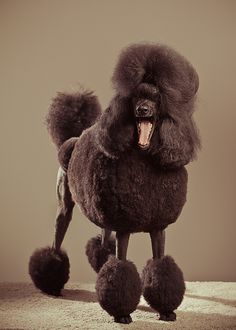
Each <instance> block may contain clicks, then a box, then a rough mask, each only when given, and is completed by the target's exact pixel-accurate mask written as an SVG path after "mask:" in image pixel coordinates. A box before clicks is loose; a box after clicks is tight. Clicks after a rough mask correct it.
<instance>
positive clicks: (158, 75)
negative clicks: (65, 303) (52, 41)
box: [29, 44, 200, 323]
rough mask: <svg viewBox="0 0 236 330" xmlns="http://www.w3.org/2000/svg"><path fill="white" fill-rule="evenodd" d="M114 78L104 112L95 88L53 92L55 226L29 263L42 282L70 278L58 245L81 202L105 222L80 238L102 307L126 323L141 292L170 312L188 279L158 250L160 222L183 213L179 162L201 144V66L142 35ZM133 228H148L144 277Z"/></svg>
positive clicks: (55, 290)
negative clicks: (134, 256)
mask: <svg viewBox="0 0 236 330" xmlns="http://www.w3.org/2000/svg"><path fill="white" fill-rule="evenodd" d="M113 84H114V87H115V90H116V93H115V96H114V97H113V99H112V100H111V102H110V104H109V107H108V108H107V109H106V110H105V111H104V112H103V113H101V108H100V105H99V102H98V100H97V98H96V97H95V96H94V95H93V94H92V93H91V92H86V91H83V92H78V93H74V94H63V93H59V94H58V95H57V97H56V98H55V99H54V100H53V103H52V105H51V108H50V110H49V113H48V116H47V126H48V130H49V133H50V135H51V137H52V140H53V142H54V143H55V144H56V146H57V148H58V160H59V163H60V166H61V167H60V169H59V173H58V181H57V195H58V214H57V218H56V232H55V239H54V243H53V247H52V248H50V247H48V248H45V249H40V250H37V251H36V252H35V253H34V254H33V255H32V257H31V259H30V264H29V272H30V275H31V277H32V279H33V281H34V283H35V285H36V286H37V287H38V288H40V289H41V290H42V291H44V292H47V293H49V294H55V295H58V294H60V291H61V289H62V288H63V286H64V284H65V283H66V281H67V280H68V277H69V260H68V257H67V255H66V253H65V252H64V251H63V250H61V244H62V241H63V238H64V235H65V233H66V230H67V228H68V225H69V222H70V221H71V218H72V211H73V207H74V205H75V204H78V205H79V206H80V208H81V210H82V211H83V213H84V214H85V215H86V217H87V218H88V219H89V220H90V221H92V222H93V223H95V224H96V225H97V226H99V227H101V228H102V236H98V237H95V238H92V239H91V240H90V241H89V242H88V244H87V246H86V254H87V256H88V260H89V262H90V264H91V266H92V267H93V268H94V270H95V271H96V272H98V278H97V283H96V291H97V297H98V301H99V303H100V305H101V306H102V308H104V309H105V310H106V311H107V312H108V313H109V314H110V315H112V316H114V319H115V321H116V322H121V323H129V322H131V320H132V319H131V317H130V313H132V312H133V311H134V310H135V308H136V306H137V304H138V302H139V299H140V295H141V291H142V292H143V295H144V297H145V299H146V300H147V301H148V303H149V304H150V306H151V307H153V308H154V309H156V310H157V311H158V312H159V314H160V319H162V320H166V321H172V320H175V317H176V315H175V313H174V310H175V309H176V308H177V307H178V306H179V305H180V303H181V301H182V299H183V295H184V292H185V284H184V278H183V274H182V271H181V270H180V268H179V267H178V266H177V264H176V263H175V262H174V260H173V258H171V257H170V256H165V255H164V245H165V232H164V230H165V228H166V227H167V226H168V225H169V224H171V223H173V222H175V221H176V220H177V218H178V216H179V215H180V213H181V210H182V208H183V205H184V203H185V201H186V192H187V171H186V169H185V165H186V164H188V163H189V162H190V161H191V160H193V159H194V158H195V156H196V151H197V149H198V147H199V146H200V141H199V137H198V133H197V130H196V127H195V124H194V121H193V118H192V114H193V111H194V102H195V98H196V97H195V96H196V92H197V90H198V84H199V82H198V75H197V73H196V71H195V70H194V68H193V67H192V66H191V64H190V63H189V62H188V61H187V60H186V59H185V58H184V57H183V56H181V55H179V54H178V53H177V52H175V51H174V50H173V49H171V48H169V47H166V46H162V45H159V44H157V45H149V44H140V45H132V46H130V47H128V48H127V49H125V50H124V52H122V54H121V56H120V58H119V61H118V64H117V66H116V68H115V71H114V75H113ZM112 231H115V232H116V244H115V241H114V239H112V237H111V232H112ZM134 232H148V233H149V234H150V238H151V243H152V252H153V259H151V260H149V261H148V262H147V265H146V266H145V268H144V270H143V273H142V281H140V277H139V274H138V272H137V269H136V267H135V266H134V264H133V263H131V262H130V261H128V260H126V255H127V248H128V241H129V236H130V233H134ZM116 245H117V249H116ZM114 254H116V257H115V256H114Z"/></svg>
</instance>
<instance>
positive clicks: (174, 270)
mask: <svg viewBox="0 0 236 330" xmlns="http://www.w3.org/2000/svg"><path fill="white" fill-rule="evenodd" d="M142 286H143V296H144V298H145V299H146V301H147V302H148V304H149V305H150V306H151V307H152V308H153V309H155V310H157V311H158V312H159V313H160V314H164V315H169V314H170V313H171V312H173V311H174V310H175V309H176V308H177V307H178V306H179V305H180V304H181V302H182V300H183V297H184V292H185V283H184V278H183V273H182V271H181V269H180V268H179V267H178V266H177V264H176V263H175V262H174V259H173V258H172V257H170V256H165V257H163V258H162V259H150V260H148V262H147V264H146V266H145V268H144V269H143V273H142Z"/></svg>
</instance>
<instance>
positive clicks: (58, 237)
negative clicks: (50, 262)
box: [53, 168, 75, 251]
mask: <svg viewBox="0 0 236 330" xmlns="http://www.w3.org/2000/svg"><path fill="white" fill-rule="evenodd" d="M56 189H57V190H56V191H57V201H58V207H57V216H56V225H55V238H54V242H53V248H55V249H56V251H59V250H60V247H61V244H62V242H63V239H64V237H65V234H66V231H67V228H68V226H69V223H70V221H71V219H72V212H73V208H74V205H75V203H74V201H73V200H72V196H71V193H70V190H69V186H68V178H67V174H66V172H64V171H63V170H62V169H61V168H60V169H59V171H58V176H57V187H56Z"/></svg>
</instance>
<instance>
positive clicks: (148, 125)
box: [135, 99, 156, 149]
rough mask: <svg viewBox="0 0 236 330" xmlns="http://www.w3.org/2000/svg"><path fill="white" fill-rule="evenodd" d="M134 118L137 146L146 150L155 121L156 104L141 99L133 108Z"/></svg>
mask: <svg viewBox="0 0 236 330" xmlns="http://www.w3.org/2000/svg"><path fill="white" fill-rule="evenodd" d="M135 117H136V124H137V130H138V137H139V138H138V145H139V147H140V148H141V149H148V147H149V145H150V141H151V137H152V134H153V131H154V129H155V121H156V104H155V102H153V101H151V100H148V99H141V100H139V101H138V102H137V103H136V106H135Z"/></svg>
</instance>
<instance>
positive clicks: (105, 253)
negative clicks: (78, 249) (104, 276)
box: [85, 235, 116, 273]
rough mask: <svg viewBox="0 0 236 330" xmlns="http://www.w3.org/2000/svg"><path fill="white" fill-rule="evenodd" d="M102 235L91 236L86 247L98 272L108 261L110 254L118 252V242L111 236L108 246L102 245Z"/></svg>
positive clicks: (90, 259)
mask: <svg viewBox="0 0 236 330" xmlns="http://www.w3.org/2000/svg"><path fill="white" fill-rule="evenodd" d="M101 243H102V238H101V235H98V236H96V237H93V238H91V239H90V240H89V241H88V243H87V245H86V248H85V251H86V255H87V257H88V261H89V263H90V265H91V266H92V268H93V269H94V270H95V272H96V273H98V272H99V270H100V269H101V267H102V266H103V264H105V262H106V261H107V259H108V257H109V255H111V254H115V253H116V242H115V239H114V238H110V239H109V241H108V246H106V247H104V246H102V244H101Z"/></svg>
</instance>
